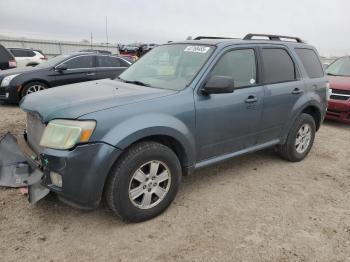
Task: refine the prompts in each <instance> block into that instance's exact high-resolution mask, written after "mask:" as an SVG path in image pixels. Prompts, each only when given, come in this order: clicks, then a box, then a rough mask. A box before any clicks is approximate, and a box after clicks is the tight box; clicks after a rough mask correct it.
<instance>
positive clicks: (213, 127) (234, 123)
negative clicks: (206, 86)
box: [195, 47, 264, 161]
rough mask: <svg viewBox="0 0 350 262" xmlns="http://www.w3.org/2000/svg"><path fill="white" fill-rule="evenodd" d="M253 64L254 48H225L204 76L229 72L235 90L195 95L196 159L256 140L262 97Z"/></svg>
mask: <svg viewBox="0 0 350 262" xmlns="http://www.w3.org/2000/svg"><path fill="white" fill-rule="evenodd" d="M257 65H258V63H257V56H256V50H255V49H254V48H248V47H247V48H244V49H232V50H229V51H227V52H225V53H224V54H223V55H222V56H221V57H220V58H219V59H218V62H217V63H216V64H215V65H214V66H213V68H212V69H211V71H210V73H209V76H208V77H210V76H214V75H218V76H230V77H232V78H233V80H234V86H235V90H234V92H233V93H228V94H211V95H204V94H201V93H198V95H196V96H195V97H196V98H195V107H196V138H197V140H196V143H197V149H198V152H199V153H198V156H197V160H198V161H201V160H205V159H209V158H212V157H216V156H220V155H224V154H227V153H232V152H236V151H239V150H242V149H244V148H249V147H252V146H254V145H255V144H256V138H257V133H258V127H259V124H260V120H261V110H262V103H263V97H264V88H263V86H262V85H260V84H259V79H258V78H257V75H258V74H257V72H258V66H257ZM208 77H207V79H208Z"/></svg>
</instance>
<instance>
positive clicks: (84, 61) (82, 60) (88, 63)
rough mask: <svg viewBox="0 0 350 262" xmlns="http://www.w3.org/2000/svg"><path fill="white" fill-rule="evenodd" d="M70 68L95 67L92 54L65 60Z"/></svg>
mask: <svg viewBox="0 0 350 262" xmlns="http://www.w3.org/2000/svg"><path fill="white" fill-rule="evenodd" d="M65 64H66V65H67V68H68V69H76V68H93V67H94V62H93V57H92V56H79V57H77V58H73V59H71V60H69V61H67V62H65Z"/></svg>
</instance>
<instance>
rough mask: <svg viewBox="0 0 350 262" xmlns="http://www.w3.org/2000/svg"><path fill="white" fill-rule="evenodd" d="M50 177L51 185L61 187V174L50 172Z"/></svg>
mask: <svg viewBox="0 0 350 262" xmlns="http://www.w3.org/2000/svg"><path fill="white" fill-rule="evenodd" d="M50 178H51V182H52V184H53V185H55V186H57V187H62V176H61V175H60V174H58V173H55V172H50Z"/></svg>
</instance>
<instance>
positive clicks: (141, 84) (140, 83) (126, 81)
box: [120, 78, 152, 87]
mask: <svg viewBox="0 0 350 262" xmlns="http://www.w3.org/2000/svg"><path fill="white" fill-rule="evenodd" d="M120 79H121V78H120ZM121 80H122V81H124V82H125V83H128V84H135V85H139V86H147V87H152V86H151V85H150V84H147V83H144V82H142V81H138V80H133V81H130V80H123V79H121Z"/></svg>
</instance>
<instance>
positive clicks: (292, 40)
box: [169, 34, 308, 47]
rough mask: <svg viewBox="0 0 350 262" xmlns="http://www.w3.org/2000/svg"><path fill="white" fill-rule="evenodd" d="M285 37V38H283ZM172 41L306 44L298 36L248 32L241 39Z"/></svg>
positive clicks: (219, 43) (201, 38)
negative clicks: (256, 37)
mask: <svg viewBox="0 0 350 262" xmlns="http://www.w3.org/2000/svg"><path fill="white" fill-rule="evenodd" d="M255 36H258V37H266V38H267V39H254V38H253V37H255ZM284 39H285V40H284ZM173 43H184V44H203V45H215V46H222V47H225V46H229V45H235V44H237V45H239V44H247V43H252V44H279V45H281V44H282V45H291V46H304V47H305V46H306V45H307V46H308V44H307V43H305V42H303V41H302V40H301V39H300V38H298V37H290V36H278V35H264V34H248V35H246V36H245V37H244V38H243V39H239V38H225V37H223V38H220V37H197V38H195V39H194V40H186V41H177V42H171V43H169V44H173Z"/></svg>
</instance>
